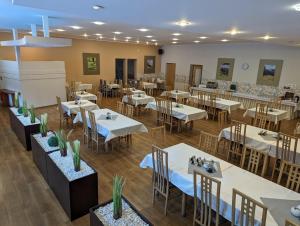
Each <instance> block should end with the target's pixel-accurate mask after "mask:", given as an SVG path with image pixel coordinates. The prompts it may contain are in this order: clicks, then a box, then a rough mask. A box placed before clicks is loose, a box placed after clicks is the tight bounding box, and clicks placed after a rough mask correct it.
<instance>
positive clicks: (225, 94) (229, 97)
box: [223, 91, 232, 100]
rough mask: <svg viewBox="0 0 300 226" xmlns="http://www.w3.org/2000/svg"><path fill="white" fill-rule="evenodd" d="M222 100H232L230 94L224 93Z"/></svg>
mask: <svg viewBox="0 0 300 226" xmlns="http://www.w3.org/2000/svg"><path fill="white" fill-rule="evenodd" d="M223 98H224V99H226V100H231V99H232V92H228V91H224V94H223Z"/></svg>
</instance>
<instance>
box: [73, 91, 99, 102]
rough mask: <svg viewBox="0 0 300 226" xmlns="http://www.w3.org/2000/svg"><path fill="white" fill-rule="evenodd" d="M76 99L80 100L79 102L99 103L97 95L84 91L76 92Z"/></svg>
mask: <svg viewBox="0 0 300 226" xmlns="http://www.w3.org/2000/svg"><path fill="white" fill-rule="evenodd" d="M76 98H78V99H79V100H91V101H97V96H96V95H95V94H92V93H88V92H82V91H78V92H76Z"/></svg>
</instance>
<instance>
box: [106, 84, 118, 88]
mask: <svg viewBox="0 0 300 226" xmlns="http://www.w3.org/2000/svg"><path fill="white" fill-rule="evenodd" d="M106 86H107V87H108V88H109V89H119V88H120V87H121V85H120V84H117V83H109V84H107V85H106Z"/></svg>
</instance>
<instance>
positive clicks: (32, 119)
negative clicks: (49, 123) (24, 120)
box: [29, 105, 35, 123]
mask: <svg viewBox="0 0 300 226" xmlns="http://www.w3.org/2000/svg"><path fill="white" fill-rule="evenodd" d="M29 113H30V122H31V123H35V110H34V106H33V105H31V107H30V109H29Z"/></svg>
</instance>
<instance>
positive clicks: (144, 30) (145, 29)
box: [137, 28, 149, 32]
mask: <svg viewBox="0 0 300 226" xmlns="http://www.w3.org/2000/svg"><path fill="white" fill-rule="evenodd" d="M137 30H138V31H141V32H146V31H149V29H147V28H139V29H137Z"/></svg>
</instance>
